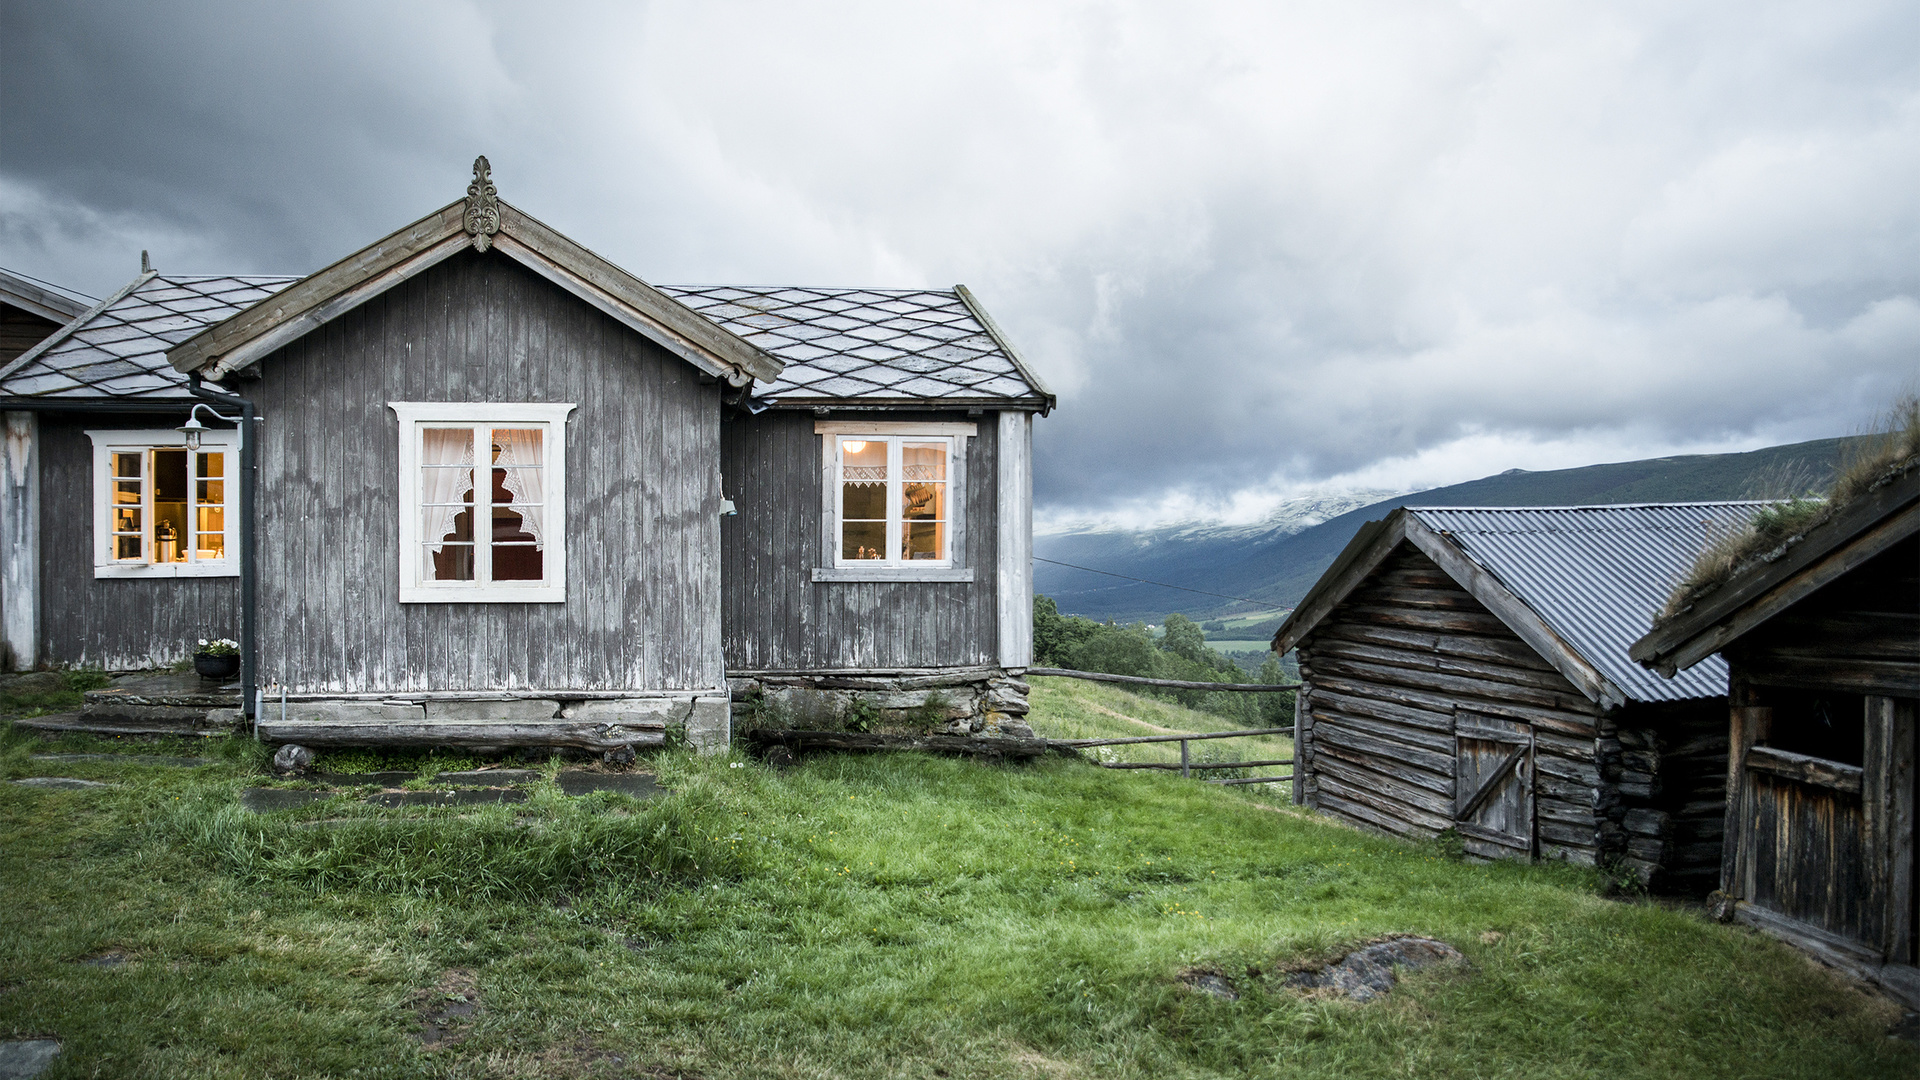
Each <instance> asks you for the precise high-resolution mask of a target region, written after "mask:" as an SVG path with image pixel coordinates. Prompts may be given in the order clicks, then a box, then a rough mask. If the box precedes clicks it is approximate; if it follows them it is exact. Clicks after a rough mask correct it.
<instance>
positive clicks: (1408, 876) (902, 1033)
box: [0, 695, 1920, 1080]
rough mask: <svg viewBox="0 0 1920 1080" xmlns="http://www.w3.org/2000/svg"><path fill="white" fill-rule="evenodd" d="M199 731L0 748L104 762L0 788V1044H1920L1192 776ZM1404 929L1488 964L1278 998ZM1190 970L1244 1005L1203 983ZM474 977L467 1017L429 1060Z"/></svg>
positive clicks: (280, 1062) (895, 1071)
mask: <svg viewBox="0 0 1920 1080" xmlns="http://www.w3.org/2000/svg"><path fill="white" fill-rule="evenodd" d="M1039 700H1040V701H1041V702H1042V716H1041V717H1040V722H1041V723H1043V724H1045V723H1050V722H1051V720H1050V718H1049V717H1047V716H1046V715H1045V711H1046V708H1047V707H1048V706H1047V705H1046V702H1047V697H1046V696H1045V695H1041V696H1040V698H1039ZM1129 707H1137V706H1129ZM1116 711H1123V712H1124V711H1126V710H1125V709H1118V710H1116ZM1142 711H1144V709H1143V710H1142ZM1095 715H1100V714H1097V713H1096V714H1095ZM1109 719H1111V718H1109ZM1063 722H1064V721H1063ZM193 745H194V747H195V748H196V749H201V750H202V751H203V752H205V753H207V754H208V756H211V757H213V758H215V759H216V761H215V762H214V763H213V764H210V765H206V766H202V767H199V768H194V769H171V768H162V767H155V766H142V765H136V764H132V763H130V762H128V761H124V760H114V761H83V762H61V763H50V762H44V761H36V760H34V759H33V758H31V757H30V756H29V750H33V749H37V748H38V747H37V745H35V744H30V743H29V742H27V741H26V740H25V739H23V738H21V737H19V736H17V735H15V734H13V733H12V732H11V731H10V730H9V731H7V732H5V733H0V770H4V772H5V774H6V775H7V776H8V777H17V776H21V775H28V774H42V775H47V774H59V775H69V776H82V777H88V778H93V779H99V780H104V781H108V782H110V783H112V784H113V785H114V786H113V787H111V788H107V789H96V790H91V791H81V792H59V791H46V790H39V789H32V788H25V787H19V786H15V785H11V784H0V818H4V824H3V825H0V827H3V828H4V829H5V832H4V835H5V836H6V837H7V841H6V843H5V844H4V845H0V901H3V902H0V984H4V986H5V991H4V992H0V1033H10V1034H15V1035H27V1034H35V1035H55V1036H58V1037H59V1038H61V1039H63V1040H64V1042H65V1045H66V1049H65V1051H64V1053H63V1056H62V1058H61V1061H60V1064H59V1065H57V1066H56V1069H57V1070H59V1071H57V1072H55V1073H50V1074H49V1076H58V1075H92V1074H100V1075H115V1076H140V1077H188V1076H191V1077H204V1076H212V1077H228V1076H232V1077H240V1076H245V1077H296V1076H336V1075H359V1076H363V1077H419V1076H432V1077H449V1078H451V1077H521V1076H524V1077H533V1076H539V1077H553V1076H562V1077H565V1076H609V1077H611V1076H635V1075H637V1076H671V1075H686V1076H696V1075H697V1076H701V1077H705V1078H708V1080H721V1078H729V1077H755V1078H759V1077H801V1076H806V1077H817V1076H836V1077H896V1076H906V1077H935V1076H942V1075H946V1076H967V1077H1032V1076H1057V1077H1080V1076H1086V1077H1094V1076H1098V1077H1164V1076H1174V1077H1213V1076H1276V1077H1277V1076H1287V1077H1351V1076H1374V1075H1379V1076H1422V1077H1482V1076H1517V1077H1556V1078H1557V1077H1596V1078H1598V1077H1607V1078H1615V1077H1662V1078H1665V1077H1672V1076H1692V1075H1700V1076H1753V1077H1775V1076H1778V1077H1796V1076H1804V1077H1818V1078H1820V1080H1836V1078H1844V1077H1870V1076H1871V1077H1879V1076H1891V1075H1901V1074H1903V1073H1910V1072H1911V1071H1913V1070H1914V1069H1915V1068H1916V1067H1920V1055H1917V1054H1916V1053H1915V1052H1914V1050H1913V1049H1912V1048H1910V1047H1907V1046H1904V1045H1901V1044H1898V1043H1894V1042H1891V1041H1889V1040H1888V1039H1886V1038H1885V1035H1884V1031H1885V1027H1886V1024H1887V1022H1888V1021H1889V1020H1890V1019H1891V1018H1892V1014H1891V1012H1890V1010H1888V1009H1887V1008H1886V1007H1885V1006H1884V1005H1880V1004H1876V1003H1874V1002H1873V1001H1871V1000H1869V999H1867V998H1865V997H1864V996H1862V995H1860V994H1859V993H1857V992H1855V991H1853V990H1851V989H1849V988H1847V987H1846V986H1844V985H1842V984H1841V983H1840V982H1839V981H1838V980H1837V979H1835V978H1834V977H1833V976H1831V975H1830V974H1828V973H1826V972H1824V971H1822V970H1820V969H1817V968H1815V967H1813V966H1812V965H1810V964H1809V963H1807V962H1806V961H1804V960H1802V959H1801V958H1800V957H1798V956H1797V955H1796V954H1794V953H1792V952H1790V951H1788V950H1786V949H1785V948H1784V947H1782V946H1780V945H1778V944H1776V943H1774V942H1772V941H1770V940H1768V939H1766V938H1764V937H1761V936H1758V935H1756V934H1753V933H1751V932H1748V931H1745V930H1741V929H1737V928H1732V927H1724V926H1718V925H1713V924H1710V923H1707V922H1705V921H1704V920H1702V919H1701V918H1699V917H1697V916H1695V915H1692V914H1688V913H1685V912H1678V911H1671V910H1667V909H1665V908H1662V907H1657V906H1652V905H1646V904H1631V903H1619V902H1614V901H1609V900H1605V899H1602V898H1601V896H1600V895H1599V891H1600V889H1601V887H1602V882H1601V881H1600V879H1599V878H1598V877H1597V876H1596V875H1594V874H1592V873H1590V872H1588V871H1585V870H1581V869H1578V868H1574V867H1568V866H1559V865H1555V866H1541V867H1527V866H1519V865H1513V864H1500V865H1494V866H1471V865H1466V864H1462V863H1459V862H1456V861H1452V860H1450V859H1447V858H1445V857H1443V856H1442V855H1441V854H1440V852H1439V851H1438V850H1437V849H1433V848H1425V847H1417V846H1412V845H1408V844H1403V843H1398V842H1395V841H1391V840H1386V839H1381V838H1377V837H1372V836H1368V835H1364V834H1361V833H1357V832H1354V831H1352V830H1349V829H1346V828H1342V827H1339V826H1337V825H1334V824H1331V823H1328V822H1324V821H1319V820H1314V819H1311V818H1308V817H1306V816H1303V815H1298V814H1294V813H1292V812H1287V811H1276V810H1273V809H1267V808H1263V806H1262V802H1263V799H1262V798H1261V796H1260V795H1258V794H1256V795H1247V794H1245V793H1241V792H1235V791H1230V790H1222V789H1219V788H1213V787H1208V786H1205V785H1201V784H1195V783H1192V782H1188V781H1181V780H1180V779H1178V778H1177V777H1171V776H1159V775H1141V774H1137V773H1131V774H1130V773H1115V772H1109V771H1105V770H1099V769H1094V768H1090V767H1088V766H1087V765H1085V764H1082V763H1075V762H1069V761H1064V760H1051V761H1043V762H1041V763H1039V764H1037V765H1034V766H1031V767H999V766H988V765H981V764H978V763H975V762H970V761H954V760H944V759H938V758H931V757H920V756H910V755H866V756H822V757H817V758H812V759H809V760H808V761H806V762H805V763H804V764H803V765H802V766H800V767H798V768H796V769H793V770H791V771H788V772H775V771H772V770H769V769H767V768H765V767H763V766H761V765H759V764H757V763H754V762H751V761H749V760H746V759H744V758H742V757H740V756H738V755H730V756H720V757H713V758H698V757H694V756H692V755H689V754H685V753H681V752H669V753H665V754H662V755H661V756H659V757H658V758H657V759H656V761H655V764H656V765H657V767H658V770H659V772H660V775H661V780H662V782H663V783H664V784H666V785H667V786H668V787H670V788H672V789H673V793H672V794H670V795H668V796H666V797H664V798H662V799H659V800H656V801H654V802H650V803H645V804H635V803H632V802H629V801H626V800H622V799H619V798H617V797H614V796H600V797H597V798H596V799H595V800H594V801H592V802H587V803H583V802H577V801H573V800H564V799H561V798H559V797H558V796H557V795H556V794H555V793H554V792H553V791H552V790H551V789H550V788H542V789H540V790H539V791H538V793H537V794H536V795H535V797H534V798H533V800H532V801H530V802H529V803H526V804H522V805H519V806H514V807H502V808H485V809H484V810H482V811H480V812H476V813H456V812H450V811H447V810H441V809H433V810H407V811H383V810H373V809H371V808H366V807H360V806H358V805H357V804H353V803H350V802H346V801H344V800H335V801H334V802H332V803H326V804H320V805H319V806H316V807H309V808H306V809H303V810H299V811H289V812H284V813H279V814H272V815H265V816H260V817H244V816H239V815H235V814H232V813H231V812H230V809H229V808H230V807H231V804H232V801H233V799H234V798H235V796H236V795H237V793H238V791H239V790H240V789H241V788H243V787H244V786H246V785H248V784H250V783H253V782H255V781H256V779H257V778H258V775H259V774H258V771H257V770H258V769H259V768H260V762H261V756H260V753H259V750H258V748H255V747H253V746H252V745H251V744H247V743H244V742H239V741H237V740H236V741H231V742H214V741H211V740H208V741H202V742H196V743H195V744H193ZM1394 932H1417V933H1424V934H1429V935H1433V936H1436V937H1439V938H1442V939H1444V940H1446V941H1449V942H1451V943H1453V944H1455V945H1456V946H1458V947H1459V948H1460V949H1461V950H1462V951H1463V952H1465V953H1466V954H1467V956H1468V957H1469V958H1470V959H1471V961H1472V964H1473V970H1472V971H1471V972H1470V973H1467V974H1459V973H1444V972H1428V973H1419V974H1416V975H1414V976H1411V977H1409V978H1408V979H1407V980H1405V982H1403V984H1402V986H1401V987H1400V988H1399V989H1397V990H1396V991H1395V992H1394V994H1393V995H1391V996H1390V997H1389V998H1387V999H1386V1000H1384V1001H1381V1002H1376V1003H1374V1004H1370V1005H1365V1006H1361V1005H1355V1004H1353V1003H1350V1002H1347V1001H1344V1000H1333V999H1328V998H1314V997H1304V996H1300V995H1298V994H1296V993H1293V992H1290V991H1287V990H1285V989H1284V988H1282V986H1281V985H1280V981H1281V980H1280V972H1281V971H1282V970H1283V969H1284V968H1285V967H1286V966H1288V965H1290V964H1295V963H1304V962H1308V961H1318V960H1325V959H1328V958H1330V957H1332V956H1334V955H1337V954H1338V953H1339V952H1341V951H1343V950H1344V949H1346V948H1348V947H1350V946H1351V945H1353V944H1355V943H1357V942H1361V941H1365V940H1367V939H1368V938H1371V937H1374V936H1376V935H1380V934H1385V933H1394ZM115 959H117V960H118V961H119V962H117V963H114V962H112V961H114V960H115ZM87 961H93V962H87ZM102 961H106V962H102ZM1196 968H1200V969H1205V970H1208V971H1213V972H1218V973H1220V974H1223V975H1225V976H1227V977H1228V978H1229V979H1231V980H1232V981H1233V982H1234V984H1235V986H1236V987H1237V988H1238V989H1239V991H1240V993H1241V997H1240V998H1239V1000H1237V1001H1224V1000H1220V999H1216V998H1213V997H1209V996H1207V995H1204V994H1200V993H1197V992H1195V991H1192V990H1189V989H1187V988H1186V987H1185V986H1184V985H1182V984H1181V982H1180V981H1179V977H1180V975H1181V974H1182V973H1183V972H1187V971H1190V970H1192V969H1196ZM467 986H471V987H473V988H475V992H476V993H477V995H478V998H477V1005H478V1009H477V1011H476V1012H474V1013H473V1014H472V1015H471V1016H470V1017H466V1018H464V1019H463V1018H454V1019H452V1020H448V1021H446V1022H445V1023H444V1025H443V1026H444V1028H445V1032H446V1034H445V1037H444V1039H442V1040H436V1045H435V1048H432V1049H429V1048H428V1047H427V1046H425V1045H423V1044H422V1041H421V1040H420V1039H419V1038H417V1037H416V1036H418V1035H419V1034H420V1033H421V1032H422V1030H423V1019H422V1018H423V1016H426V1015H432V1014H433V1010H434V1009H436V1008H438V1007H440V1006H442V1005H444V1004H445V1003H446V1000H447V997H448V994H449V993H452V992H456V991H457V990H458V989H460V988H464V987H467ZM616 1058H617V1059H618V1060H616Z"/></svg>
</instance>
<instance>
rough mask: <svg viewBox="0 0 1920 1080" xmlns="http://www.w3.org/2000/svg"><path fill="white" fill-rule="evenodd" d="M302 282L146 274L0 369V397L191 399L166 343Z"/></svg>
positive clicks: (294, 279)
mask: <svg viewBox="0 0 1920 1080" xmlns="http://www.w3.org/2000/svg"><path fill="white" fill-rule="evenodd" d="M298 280H300V279H299V278H294V277H235V276H228V275H206V274H161V273H159V272H157V271H151V270H149V271H146V272H143V273H142V274H141V275H140V276H139V277H136V278H134V279H133V280H132V281H131V282H129V283H128V284H127V285H126V286H125V287H124V288H122V289H120V291H118V292H116V293H114V294H113V295H112V296H109V297H108V298H106V299H105V300H102V301H101V302H100V303H99V304H97V305H95V306H94V307H93V309H92V310H91V311H87V312H85V313H84V314H82V315H80V316H79V317H78V318H76V319H74V320H73V321H72V322H69V323H68V324H67V325H65V326H63V327H61V328H60V329H59V330H57V331H55V332H54V333H53V334H52V335H51V336H49V337H48V338H47V339H46V340H45V341H42V342H40V343H39V344H38V345H35V346H34V347H33V348H31V349H28V350H27V351H26V352H24V353H21V354H20V355H19V356H17V357H15V358H14V359H13V362H12V363H10V364H8V365H7V366H6V367H4V368H0V396H3V397H14V398H43V399H67V398H181V399H185V398H187V397H189V396H190V395H189V394H188V393H187V380H186V377H185V376H183V375H181V374H180V373H179V372H177V371H175V370H174V369H173V367H172V366H171V365H169V364H168V363H167V357H166V351H167V349H168V348H170V347H172V346H173V345H175V344H177V343H178V342H181V341H185V340H186V339H187V338H189V337H192V336H193V335H194V334H197V333H199V332H200V331H201V330H203V329H205V328H206V327H207V326H209V325H211V324H213V323H217V322H219V321H220V320H222V319H225V318H227V317H228V316H230V315H232V314H234V313H235V312H237V311H242V310H245V309H246V308H249V307H251V306H253V305H254V304H256V303H258V302H259V301H261V300H264V299H266V298H267V297H269V296H272V295H274V293H276V292H278V291H279V290H281V289H284V288H286V287H287V286H288V285H290V284H292V283H293V282H296V281H298Z"/></svg>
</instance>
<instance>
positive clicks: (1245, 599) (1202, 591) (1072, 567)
mask: <svg viewBox="0 0 1920 1080" xmlns="http://www.w3.org/2000/svg"><path fill="white" fill-rule="evenodd" d="M1033 561H1034V562H1043V563H1052V564H1053V565H1055V566H1064V567H1067V568H1068V569H1070V570H1085V571H1086V572H1087V573H1089V574H1105V575H1107V576H1108V577H1117V578H1122V579H1124V580H1127V581H1137V582H1139V583H1141V584H1142V585H1158V586H1160V587H1161V588H1163V589H1179V590H1180V591H1181V592H1190V593H1199V594H1200V595H1201V596H1218V597H1220V598H1221V599H1223V600H1239V601H1241V602H1242V603H1247V604H1259V605H1260V606H1262V607H1272V606H1273V605H1272V604H1270V603H1268V602H1267V601H1265V600H1255V599H1253V598H1252V597H1247V596H1228V595H1227V594H1226V593H1220V592H1208V591H1207V590H1205V589H1189V588H1187V587H1186V586H1185V585H1169V584H1167V583H1166V582H1164V581H1153V580H1150V579H1148V578H1143V577H1131V576H1129V575H1127V574H1116V573H1114V572H1113V571H1111V570H1095V569H1094V568H1093V567H1091V566H1079V565H1076V564H1074V563H1070V562H1061V561H1060V560H1058V559H1043V558H1041V557H1040V556H1038V555H1035V556H1034V557H1033Z"/></svg>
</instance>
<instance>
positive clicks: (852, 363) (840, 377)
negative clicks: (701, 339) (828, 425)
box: [655, 285, 1048, 405]
mask: <svg viewBox="0 0 1920 1080" xmlns="http://www.w3.org/2000/svg"><path fill="white" fill-rule="evenodd" d="M655 288H658V289H659V290H660V291H661V292H664V293H666V294H667V295H668V296H671V297H673V298H674V299H676V300H678V301H680V302H681V303H683V304H685V305H687V306H688V307H690V308H692V309H693V310H695V311H698V312H699V313H700V314H702V315H704V316H706V317H707V318H709V319H711V320H713V321H714V322H716V323H718V324H720V325H721V326H723V327H725V328H726V329H728V330H730V331H732V332H733V333H735V334H738V335H739V336H740V337H743V338H745V339H746V340H747V341H749V342H751V343H753V344H754V345H758V346H759V347H760V348H762V349H764V350H766V351H767V352H769V353H772V354H773V355H774V356H777V357H779V358H780V359H781V361H783V362H784V363H785V364H786V370H784V371H782V372H781V373H780V376H779V377H778V378H776V379H775V380H774V381H773V382H771V383H768V384H765V385H763V386H759V387H756V388H755V390H754V396H755V397H757V398H760V399H761V400H763V401H767V402H770V403H772V404H775V405H789V404H812V403H815V402H825V401H833V400H836V399H863V400H883V401H898V402H910V403H919V402H927V403H934V404H938V403H951V404H966V403H971V402H986V403H996V402H1006V401H1023V402H1032V403H1035V404H1042V403H1045V402H1046V401H1047V400H1048V394H1047V390H1046V388H1045V387H1044V386H1042V385H1040V383H1039V381H1038V380H1037V379H1035V378H1034V377H1033V376H1032V375H1031V373H1029V372H1027V371H1026V370H1025V369H1024V367H1023V366H1022V365H1021V363H1020V362H1019V360H1017V359H1016V358H1015V357H1014V356H1013V354H1012V353H1011V351H1010V350H1009V349H1008V348H1006V346H1005V345H1004V343H1003V342H1001V341H1000V339H999V338H998V337H997V336H996V335H995V333H994V332H993V331H992V330H990V329H989V328H988V327H987V326H986V325H985V323H984V322H983V321H982V320H981V318H980V317H979V316H978V315H977V314H975V312H974V310H973V308H972V307H970V306H969V305H968V304H967V302H966V300H965V299H964V298H963V297H962V296H961V294H960V291H959V290H957V289H826V288H812V287H803V286H779V285H768V286H758V287H755V286H741V285H659V286H655Z"/></svg>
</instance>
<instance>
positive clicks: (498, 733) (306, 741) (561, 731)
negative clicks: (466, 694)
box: [259, 717, 667, 750]
mask: <svg viewBox="0 0 1920 1080" xmlns="http://www.w3.org/2000/svg"><path fill="white" fill-rule="evenodd" d="M259 737H260V740H261V741H262V742H268V743H299V744H300V745H302V746H429V747H430V746H561V747H570V748H573V749H576V750H617V749H620V748H622V747H628V746H664V745H666V742H667V734H666V732H664V731H659V730H646V729H640V728H628V727H622V726H618V725H609V724H596V723H573V722H570V721H566V720H549V721H527V722H520V723H501V722H493V723H458V722H449V721H427V720H421V721H377V720H355V721H339V720H324V719H310V720H299V719H288V720H279V719H269V718H265V717H263V718H262V719H261V721H260V726H259Z"/></svg>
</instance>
